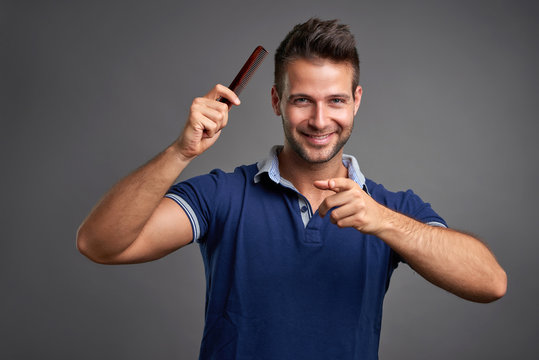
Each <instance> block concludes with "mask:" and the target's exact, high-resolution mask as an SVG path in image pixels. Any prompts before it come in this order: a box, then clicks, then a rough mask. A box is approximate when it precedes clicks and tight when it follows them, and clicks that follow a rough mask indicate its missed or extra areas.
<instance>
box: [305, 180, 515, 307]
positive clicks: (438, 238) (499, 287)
mask: <svg viewBox="0 0 539 360" xmlns="http://www.w3.org/2000/svg"><path fill="white" fill-rule="evenodd" d="M314 185H315V186H316V187H317V188H319V189H321V190H332V191H334V192H335V194H333V195H330V196H328V197H327V198H326V199H325V200H324V201H323V202H322V203H321V204H320V207H319V208H318V212H319V214H320V216H325V215H327V213H328V212H329V211H330V209H332V211H331V215H330V216H331V222H332V223H334V224H337V225H338V226H339V227H353V228H355V229H357V230H359V231H361V232H363V233H366V234H372V235H375V236H377V237H378V238H380V239H381V240H382V241H384V242H385V243H386V244H387V245H389V247H391V248H392V249H393V250H394V251H396V252H397V253H398V254H400V255H401V256H402V257H403V259H405V260H406V262H407V263H408V265H410V266H411V267H412V268H413V269H414V270H415V271H417V272H418V273H419V274H421V275H422V276H423V277H424V278H425V279H427V280H429V281H430V282H432V283H433V284H435V285H437V286H439V287H441V288H443V289H445V290H447V291H450V292H452V293H454V294H456V295H458V296H460V297H463V298H465V299H468V300H472V301H477V302H490V301H494V300H496V299H499V298H500V297H502V296H503V295H504V294H505V292H506V289H507V276H506V274H505V271H504V270H503V269H502V268H501V266H500V265H499V264H498V262H497V261H496V259H495V258H494V255H492V253H491V252H490V250H489V249H488V248H487V247H486V246H485V245H484V244H483V243H482V242H481V241H479V240H478V239H476V238H474V237H472V236H470V235H468V234H463V233H460V232H457V231H454V230H450V229H446V228H440V227H435V226H429V225H426V224H423V223H420V222H418V221H416V220H413V219H411V218H409V217H407V216H405V215H402V214H400V213H398V212H395V211H393V210H390V209H388V208H386V207H385V206H383V205H381V204H379V203H377V202H376V201H375V200H374V199H372V198H371V197H370V196H369V195H368V194H367V193H366V192H364V191H363V189H361V187H360V186H359V185H358V184H356V183H355V182H354V181H353V180H350V179H345V178H336V179H329V180H321V181H315V182H314Z"/></svg>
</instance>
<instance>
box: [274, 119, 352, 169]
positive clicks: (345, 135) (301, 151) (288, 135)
mask: <svg viewBox="0 0 539 360" xmlns="http://www.w3.org/2000/svg"><path fill="white" fill-rule="evenodd" d="M281 119H282V123H283V130H284V136H285V139H286V141H287V143H288V144H289V145H290V147H291V148H292V150H293V151H294V152H295V153H296V154H297V155H298V156H299V157H300V158H301V159H303V160H304V161H306V162H307V163H309V164H323V163H326V162H328V161H330V160H332V159H333V158H334V157H335V156H336V155H337V154H338V153H339V152H340V151H341V150H342V148H343V147H344V145H345V144H346V143H347V142H348V139H350V136H351V135H352V128H350V129H344V130H343V131H342V132H341V133H340V135H339V136H340V137H341V138H340V139H339V141H338V142H337V143H336V144H335V145H333V147H332V148H331V149H327V150H326V149H323V150H320V152H322V151H323V152H324V153H325V154H324V155H322V156H319V157H316V158H315V157H313V156H310V154H309V151H308V150H307V149H306V147H304V146H302V145H301V144H300V142H299V141H297V140H296V139H295V138H294V135H293V134H292V132H291V131H290V128H289V127H288V126H286V121H285V119H284V117H282V116H281ZM352 124H353V123H352ZM352 127H353V125H352ZM320 152H319V153H320Z"/></svg>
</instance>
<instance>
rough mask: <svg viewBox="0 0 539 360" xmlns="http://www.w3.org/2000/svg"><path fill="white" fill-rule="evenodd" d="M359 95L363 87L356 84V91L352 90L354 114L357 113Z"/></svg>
mask: <svg viewBox="0 0 539 360" xmlns="http://www.w3.org/2000/svg"><path fill="white" fill-rule="evenodd" d="M361 95H363V88H362V87H361V86H359V85H358V86H357V87H356V91H354V116H355V115H356V114H357V110H358V109H359V105H360V104H361Z"/></svg>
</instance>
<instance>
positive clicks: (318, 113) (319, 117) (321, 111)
mask: <svg viewBox="0 0 539 360" xmlns="http://www.w3.org/2000/svg"><path fill="white" fill-rule="evenodd" d="M327 122H328V117H327V109H326V108H325V105H324V104H322V103H316V106H315V107H314V109H313V114H312V116H311V119H310V121H309V125H310V126H312V127H313V128H316V129H323V128H324V127H326V124H327Z"/></svg>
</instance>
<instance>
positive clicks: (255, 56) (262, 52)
mask: <svg viewBox="0 0 539 360" xmlns="http://www.w3.org/2000/svg"><path fill="white" fill-rule="evenodd" d="M266 55H268V52H267V51H266V49H264V48H263V47H262V46H257V47H256V49H255V50H254V51H253V53H252V54H251V56H249V59H247V61H246V62H245V64H244V65H243V67H242V68H241V70H240V72H239V73H238V75H236V77H235V78H234V80H232V82H231V83H230V86H229V87H228V88H229V89H230V90H232V91H234V92H235V93H236V95H239V94H240V93H241V91H242V90H243V88H245V85H247V82H248V81H249V80H250V79H251V77H252V76H253V74H254V72H255V71H256V69H258V67H259V66H260V64H262V61H264V58H265V57H266ZM218 100H219V101H220V102H222V103H225V104H227V105H228V106H230V101H229V100H228V99H226V98H224V97H220V98H219V99H218Z"/></svg>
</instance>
